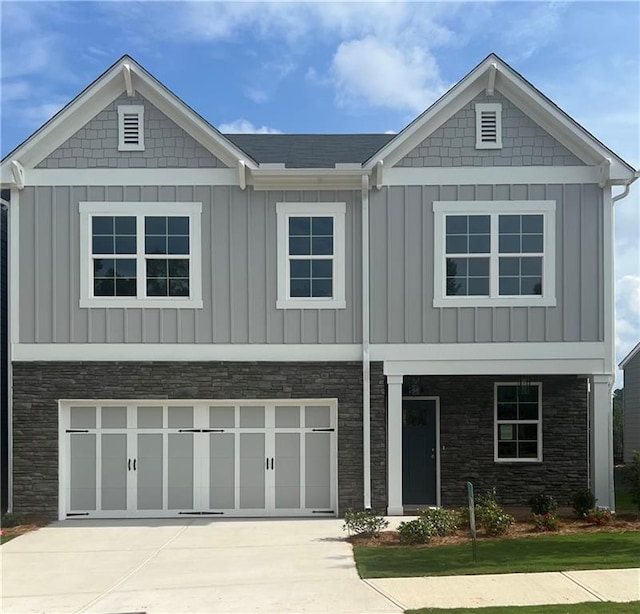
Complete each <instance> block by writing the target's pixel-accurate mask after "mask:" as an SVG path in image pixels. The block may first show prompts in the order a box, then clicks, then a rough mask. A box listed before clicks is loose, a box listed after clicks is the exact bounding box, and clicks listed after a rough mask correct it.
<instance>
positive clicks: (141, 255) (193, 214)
mask: <svg viewBox="0 0 640 614" xmlns="http://www.w3.org/2000/svg"><path fill="white" fill-rule="evenodd" d="M79 211H80V254H81V257H80V307H83V308H90V307H96V308H98V307H109V308H120V307H122V308H147V307H149V308H152V307H166V308H181V309H183V308H187V309H189V308H190V309H202V306H203V305H202V245H201V237H202V224H201V219H200V218H201V215H202V203H196V202H175V203H174V202H171V203H169V202H161V203H146V202H145V203H136V202H129V203H125V202H81V203H80V205H79ZM92 215H113V216H136V218H137V221H136V224H137V241H136V254H135V255H134V254H132V255H131V256H132V258H135V259H136V267H137V268H136V279H137V283H138V290H139V291H140V288H142V294H143V296H113V297H103V296H101V297H94V296H93V270H92V268H93V267H92V266H91V263H92V262H93V260H92V255H93V253H92V248H91V238H92V235H91V216H92ZM147 215H159V216H165V215H166V216H173V215H175V216H188V217H189V294H190V296H189V297H188V298H187V297H172V296H168V297H166V298H165V297H157V296H154V297H146V296H144V294H146V291H145V288H146V285H145V281H146V278H147V274H146V270H145V252H144V216H147Z"/></svg>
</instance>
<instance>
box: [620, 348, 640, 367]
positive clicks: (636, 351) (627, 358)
mask: <svg viewBox="0 0 640 614" xmlns="http://www.w3.org/2000/svg"><path fill="white" fill-rule="evenodd" d="M639 353H640V343H638V345H636V347H634V348H633V349H632V350H631V351H630V352H629V353H628V354H627V355H626V356H625V357H624V358H623V359H622V362H621V363H620V364H619V365H618V366H619V367H620V369H625V368H626V367H627V365H628V364H629V363H630V362H631V361H632V360H633V359H634V358H635V357H636V356H637V355H638V354H639Z"/></svg>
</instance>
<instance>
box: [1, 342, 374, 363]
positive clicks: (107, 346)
mask: <svg viewBox="0 0 640 614" xmlns="http://www.w3.org/2000/svg"><path fill="white" fill-rule="evenodd" d="M361 358H362V346H360V345H356V344H335V345H327V344H324V345H316V344H291V345H285V344H272V345H257V344H256V345H251V344H224V345H223V344H220V345H218V344H213V345H211V344H204V343H202V344H191V343H64V344H63V343H21V344H13V345H12V347H11V360H13V361H15V362H20V361H25V362H31V361H40V360H42V361H52V362H56V361H60V362H63V361H75V360H81V361H103V360H104V361H114V362H115V361H117V362H127V361H134V360H144V361H154V362H167V361H185V362H188V361H194V362H202V361H251V362H253V361H259V362H266V361H272V362H316V361H318V362H322V361H360V359H361Z"/></svg>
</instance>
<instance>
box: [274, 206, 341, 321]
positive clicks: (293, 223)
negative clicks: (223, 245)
mask: <svg viewBox="0 0 640 614" xmlns="http://www.w3.org/2000/svg"><path fill="white" fill-rule="evenodd" d="M345 211H346V205H345V203H278V204H277V208H276V212H277V217H278V300H277V303H276V306H277V308H279V309H296V308H302V309H304V308H310V309H343V308H345V307H346V301H345V245H344V236H345V234H344V226H345Z"/></svg>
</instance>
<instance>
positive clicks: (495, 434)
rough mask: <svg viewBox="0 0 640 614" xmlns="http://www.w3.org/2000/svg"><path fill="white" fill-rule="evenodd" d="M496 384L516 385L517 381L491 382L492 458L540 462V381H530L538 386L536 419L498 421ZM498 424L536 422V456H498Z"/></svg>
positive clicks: (507, 460) (531, 384)
mask: <svg viewBox="0 0 640 614" xmlns="http://www.w3.org/2000/svg"><path fill="white" fill-rule="evenodd" d="M498 386H518V382H495V383H494V384H493V460H494V461H495V462H496V463H541V462H542V460H543V459H542V382H531V383H530V384H529V386H535V387H537V388H538V419H537V420H501V421H500V422H498ZM500 424H537V425H538V455H537V457H536V458H498V426H499V425H500Z"/></svg>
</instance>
